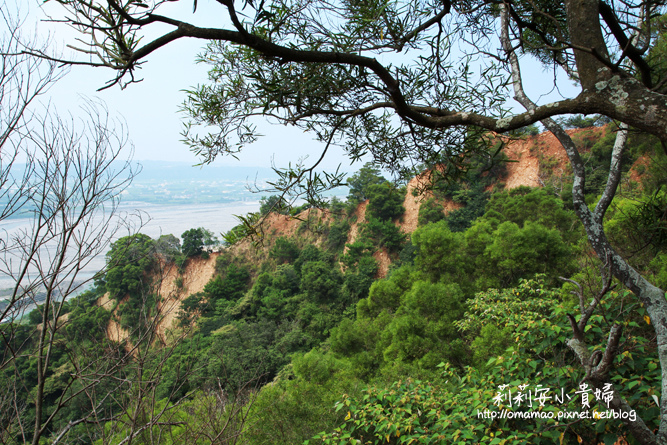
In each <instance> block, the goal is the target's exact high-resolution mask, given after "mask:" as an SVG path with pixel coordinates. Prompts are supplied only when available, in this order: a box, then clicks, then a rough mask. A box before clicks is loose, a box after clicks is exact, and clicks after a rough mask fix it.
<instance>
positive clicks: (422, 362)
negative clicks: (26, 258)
mask: <svg viewBox="0 0 667 445" xmlns="http://www.w3.org/2000/svg"><path fill="white" fill-rule="evenodd" d="M571 134H572V136H573V138H574V139H575V140H576V143H577V144H579V145H580V148H581V151H582V153H583V156H584V157H585V161H586V168H587V169H588V171H589V172H590V176H589V178H590V181H587V193H588V195H587V200H589V202H591V203H593V202H594V201H595V199H596V198H597V196H598V194H599V190H600V187H601V185H603V184H604V177H603V175H601V174H600V172H602V171H604V169H605V163H606V162H608V160H609V157H608V156H609V153H610V144H611V143H613V139H614V135H613V133H611V132H608V131H606V130H605V129H604V128H603V129H600V128H589V129H584V130H574V131H571ZM631 142H632V144H633V145H632V147H633V148H632V150H630V152H629V153H628V159H627V164H628V166H630V165H632V164H633V163H634V167H633V168H632V169H630V168H629V167H628V169H626V171H625V172H624V178H625V179H624V183H623V186H622V189H621V191H619V193H618V196H617V198H616V201H615V203H614V205H613V206H612V207H611V208H610V210H609V213H608V215H607V221H606V230H607V234H608V236H609V239H610V240H611V242H613V243H614V245H615V247H616V248H617V249H618V251H619V252H621V253H622V254H623V255H626V256H627V257H629V258H631V261H632V265H633V267H635V268H637V270H640V271H642V273H643V274H645V275H646V276H648V277H650V279H651V280H653V281H654V282H656V283H658V284H659V285H660V286H665V285H666V284H667V254H665V253H664V252H665V247H666V245H667V242H665V243H664V244H660V243H661V242H662V241H661V239H662V238H660V236H659V235H660V233H661V232H660V230H662V229H661V228H662V227H664V217H663V215H664V213H661V212H663V209H664V208H665V206H667V204H666V202H667V198H665V195H664V193H662V192H660V189H659V187H660V184H662V183H664V176H661V175H660V170H659V169H656V167H655V166H656V165H664V164H660V163H656V162H655V161H654V160H656V159H658V160H660V159H661V158H660V156H663V157H664V155H661V153H660V152H659V151H656V150H658V149H659V148H660V147H655V146H649V148H651V147H652V149H653V151H651V150H649V149H648V148H646V147H647V146H646V145H642V140H641V139H634V140H631ZM493 152H495V149H494V150H493ZM484 156H485V155H484V154H482V155H481V156H480V157H479V158H474V157H473V158H471V159H470V162H469V164H467V165H466V168H467V170H468V172H469V174H468V176H466V177H464V178H462V179H461V180H460V181H459V182H442V183H439V184H436V185H435V186H434V187H431V188H430V189H429V191H428V192H426V193H424V194H422V195H421V196H415V195H413V191H414V190H420V189H423V188H424V187H423V185H424V184H423V181H425V180H426V178H427V177H429V175H430V174H431V173H430V172H425V173H423V174H422V175H420V176H419V177H417V178H413V179H412V180H411V181H409V183H408V184H407V185H406V186H405V187H399V186H397V185H396V184H394V183H392V182H389V181H387V180H386V179H385V178H384V177H382V175H381V172H380V171H378V170H376V169H374V168H373V167H372V166H369V165H366V166H364V167H363V168H362V169H360V170H359V172H357V173H355V174H354V175H352V176H351V178H350V182H349V189H350V194H349V196H348V199H347V201H346V202H341V201H339V200H332V202H330V203H329V204H328V205H327V206H326V207H325V208H323V209H313V208H310V209H306V210H303V211H300V213H298V214H296V213H297V212H293V213H292V214H279V213H270V212H268V211H267V210H266V209H268V208H272V207H270V206H268V205H267V206H264V209H265V210H264V211H263V213H262V215H264V217H265V221H264V225H263V226H262V238H261V239H262V242H263V243H262V245H261V246H260V247H257V246H256V245H254V244H253V242H252V241H251V240H250V239H248V238H236V239H237V240H238V241H236V242H232V244H231V245H230V246H229V247H227V248H224V249H222V250H220V251H216V252H208V251H207V250H206V246H208V245H210V244H207V243H209V240H210V236H211V234H210V233H209V234H207V231H206V230H204V229H202V228H196V229H194V228H193V229H192V230H188V231H187V232H186V233H184V235H183V240H182V242H181V240H179V239H178V238H176V237H174V236H173V235H163V236H160V237H159V238H158V239H152V238H150V237H149V236H147V235H144V234H135V235H131V236H128V237H124V238H121V239H119V240H117V241H115V242H114V243H113V245H112V247H111V250H110V252H109V254H108V255H107V259H108V262H109V267H108V270H107V271H106V273H105V274H104V276H100V277H99V278H98V287H97V288H96V289H93V290H91V291H89V292H86V293H84V294H83V295H81V296H80V297H77V298H76V299H73V300H72V301H70V302H68V303H67V304H66V305H65V307H64V309H63V312H62V315H61V316H60V317H59V318H58V319H57V320H56V323H58V324H59V325H61V326H62V331H61V333H60V334H59V335H60V336H61V337H62V338H60V337H59V339H58V341H61V342H62V343H61V344H63V345H66V346H67V347H66V348H63V349H62V350H61V349H57V350H55V351H56V356H55V357H56V358H55V360H57V362H56V365H55V366H54V367H53V372H52V374H50V375H49V378H48V380H47V386H46V389H47V391H46V394H47V395H48V400H49V402H48V403H51V402H50V401H54V400H58V399H59V398H62V397H71V398H72V400H75V401H76V403H74V404H73V405H72V409H71V410H68V411H63V412H62V414H61V417H58V419H57V420H56V421H55V422H56V423H57V424H58V425H70V424H69V423H68V422H70V421H71V420H72V419H75V418H77V417H76V416H79V417H80V416H85V415H86V414H85V413H86V412H94V413H97V412H98V411H97V410H98V407H97V406H96V405H94V406H92V407H90V408H86V407H87V406H89V405H90V403H91V400H89V399H88V398H86V397H88V395H87V394H89V393H85V394H84V393H75V392H72V391H76V387H74V386H73V387H71V388H73V389H70V388H69V387H64V386H62V385H61V384H60V383H59V382H60V379H62V378H63V376H65V375H67V373H70V374H72V373H75V372H80V373H81V375H83V376H85V378H86V380H85V381H86V382H92V383H90V384H91V385H97V383H95V382H96V381H97V380H95V377H94V376H96V375H103V376H104V377H103V378H104V379H106V378H107V376H111V379H112V380H111V381H112V382H120V384H116V383H112V384H111V385H110V386H107V387H105V389H104V390H105V391H106V392H105V393H104V394H110V396H106V395H105V398H104V401H105V402H104V403H106V405H105V409H106V410H108V412H109V413H122V414H120V415H117V416H115V417H114V416H109V417H107V418H108V419H110V420H108V421H105V422H103V423H91V425H92V426H91V428H93V429H92V430H90V431H88V430H86V429H85V428H88V426H85V425H82V427H80V428H78V429H74V428H73V429H72V430H71V432H70V433H69V434H70V439H73V440H72V441H71V442H72V443H91V444H92V443H96V442H95V441H86V440H83V439H82V440H79V439H80V438H81V437H84V436H86V435H89V436H90V437H98V438H99V437H105V438H106V439H105V443H110V444H111V443H120V442H122V441H123V440H125V438H127V437H128V434H130V435H131V434H134V432H137V433H141V431H144V430H145V429H147V428H150V429H151V430H152V431H153V430H154V431H156V432H159V434H160V435H162V436H160V437H169V438H170V439H169V440H166V441H165V440H164V439H160V443H197V440H199V439H198V438H201V437H215V438H218V439H219V440H218V439H215V440H213V441H212V442H213V443H225V442H226V441H227V442H234V441H235V440H237V439H238V438H239V437H242V442H243V443H247V444H249V445H269V444H271V445H274V444H281V445H292V444H295V443H304V441H307V440H310V441H311V443H312V442H313V441H314V442H315V443H319V442H320V441H322V442H324V443H327V442H328V441H332V440H333V442H332V443H340V442H338V441H337V434H338V431H341V430H340V429H341V428H343V429H347V430H348V431H349V432H350V434H354V435H359V434H361V433H359V432H358V431H356V426H354V425H357V424H358V422H360V423H361V424H363V423H364V422H367V424H366V427H367V428H369V431H377V428H381V425H383V423H382V422H383V420H382V419H386V418H387V416H392V419H395V422H397V424H400V425H402V426H401V430H400V431H401V439H403V438H405V437H407V439H406V440H408V441H409V440H413V439H414V440H418V439H419V437H418V432H417V429H418V428H420V429H421V430H423V431H433V434H434V435H435V436H433V437H436V436H437V437H439V439H437V440H435V441H433V440H431V441H430V442H429V441H428V440H427V443H442V440H441V439H442V438H443V437H456V436H457V435H461V434H463V433H462V432H463V431H466V433H465V434H468V435H469V436H470V438H471V439H470V440H469V442H471V443H486V442H488V438H489V437H488V436H489V434H490V433H491V432H493V434H498V435H504V436H507V434H509V433H519V432H520V433H521V438H520V439H517V438H515V439H514V440H515V442H516V441H518V442H517V443H519V442H520V443H536V442H537V440H536V439H540V440H542V441H546V442H549V443H553V442H558V441H562V442H564V443H595V444H598V443H622V442H618V439H619V438H621V437H624V436H625V435H626V432H625V430H624V427H623V424H622V423H620V422H619V421H618V420H614V419H607V420H604V421H602V420H599V421H598V422H597V423H595V424H591V423H588V422H579V423H574V424H571V425H569V426H567V428H565V429H563V428H560V427H557V428H554V425H553V423H550V421H549V419H544V420H541V419H533V418H531V419H523V420H522V421H521V422H519V423H513V424H512V425H507V424H505V423H500V424H497V423H495V422H493V421H492V420H488V421H487V420H484V419H480V420H479V421H478V422H476V423H474V424H473V423H471V422H469V418H470V416H474V414H473V413H472V411H471V410H472V409H475V410H477V409H479V410H487V411H494V410H496V406H495V405H494V404H493V403H492V400H493V398H494V397H496V396H494V394H495V393H496V392H497V388H498V385H499V383H498V382H505V383H507V382H519V381H525V382H533V383H534V384H535V385H543V386H544V387H550V388H553V387H560V388H563V391H566V392H567V394H568V395H569V396H570V397H571V401H570V402H568V403H567V405H566V406H565V405H564V406H562V407H558V408H557V409H563V410H568V411H572V412H578V410H580V409H581V407H580V406H579V405H577V403H578V398H577V396H576V393H575V391H576V390H577V388H579V383H580V382H581V381H582V379H583V378H584V375H583V372H584V371H583V368H582V367H581V366H579V365H578V364H577V361H576V359H575V358H574V357H573V354H572V350H571V349H570V348H568V346H567V342H568V340H569V339H570V337H571V332H572V331H571V330H572V328H571V326H570V325H569V321H568V317H567V316H566V315H565V314H572V313H574V314H576V313H577V311H578V310H579V308H580V306H581V304H583V303H581V301H597V300H595V298H597V297H595V298H593V296H595V295H601V296H602V297H603V299H602V300H600V303H599V304H601V305H603V310H602V311H600V312H599V313H598V314H596V315H595V317H592V318H591V319H590V320H588V321H587V323H588V326H590V327H591V329H590V331H585V332H586V341H588V342H590V344H591V345H603V344H604V343H605V342H606V341H608V338H609V331H608V330H609V326H611V325H613V324H614V323H615V322H616V320H617V318H616V317H617V316H618V315H617V314H619V313H621V312H623V311H625V312H624V314H625V315H624V317H625V320H626V321H627V325H626V327H625V330H624V333H623V335H625V336H626V337H625V338H627V340H625V343H623V345H621V346H619V347H622V348H625V349H624V350H623V351H622V352H619V354H618V356H617V357H616V362H615V366H614V369H613V373H614V374H613V376H614V377H615V381H616V382H618V383H617V387H618V388H619V391H623V392H625V393H630V392H631V393H633V394H635V393H636V391H637V389H638V390H639V391H641V392H644V393H647V394H649V396H650V395H652V394H654V393H653V392H652V391H653V389H652V388H653V387H654V385H655V383H656V382H657V381H658V380H659V378H660V372H659V369H660V368H659V367H658V365H657V364H656V358H655V356H654V355H653V354H652V352H651V351H654V350H655V347H656V345H655V341H654V340H653V338H654V337H653V336H652V335H651V329H652V325H651V323H652V320H651V319H650V318H648V319H647V318H646V315H645V312H642V309H638V310H632V311H628V309H627V308H628V307H632V304H633V303H631V301H632V299H631V297H630V294H629V293H627V292H626V291H624V290H622V289H621V288H620V287H617V288H616V289H614V288H612V287H611V286H607V287H606V289H604V288H603V289H601V290H599V283H600V270H604V268H601V263H600V261H599V260H598V259H597V258H596V257H595V255H594V254H593V253H592V251H591V249H590V248H588V247H587V244H586V238H585V234H584V231H583V228H582V226H581V224H580V223H579V220H578V218H577V217H576V215H575V214H574V212H573V211H572V208H571V207H572V206H571V202H568V201H569V199H568V183H569V181H570V179H569V173H568V166H567V163H566V160H565V158H564V157H563V155H562V154H561V153H560V151H559V150H558V149H557V145H556V142H555V140H554V139H553V138H552V137H550V136H549V135H544V134H543V135H538V136H535V137H525V138H519V139H516V140H508V141H507V143H506V145H505V146H504V152H503V153H502V156H498V158H499V159H500V160H501V161H502V162H501V163H496V164H492V163H489V157H484ZM648 159H650V161H647V160H648ZM660 162H662V161H660ZM633 180H635V181H641V185H639V184H633V182H632V181H633ZM443 185H445V186H443ZM531 186H532V187H531ZM303 208H305V206H304V207H302V209H303ZM280 210H281V211H282V212H284V213H288V211H287V210H285V209H280ZM656 212H657V213H656ZM635 215H640V216H641V218H636V217H635ZM249 218H254V217H249ZM235 230H236V231H238V233H243V230H245V229H244V226H242V225H239V226H237V227H236V228H234V229H232V232H233V231H235ZM228 239H230V240H232V241H234V238H228ZM559 277H566V278H567V279H568V280H571V281H569V282H567V283H566V284H565V285H563V281H562V280H561V279H560V278H559ZM573 283H578V284H573ZM578 286H581V287H578ZM617 289H618V290H617ZM573 292H574V294H576V295H578V297H574V296H573ZM593 292H597V293H595V294H593ZM33 315H38V313H37V311H34V313H31V315H30V317H28V319H29V320H28V322H27V324H26V325H25V326H21V327H20V329H19V330H17V332H23V331H22V330H25V332H31V330H32V331H34V332H37V331H39V330H42V329H43V327H44V324H39V323H37V322H38V321H39V319H40V318H39V317H34V316H33ZM626 345H631V348H632V353H631V354H630V349H628V348H627V346H626ZM90 351H95V352H94V353H91V352H90ZM640 351H646V354H643V353H640ZM35 360H37V358H36V357H27V356H26V358H25V359H23V358H22V359H21V362H20V366H22V367H24V368H25V369H30V368H31V367H32V368H34V367H35V366H36V365H35ZM639 368H641V369H643V370H644V371H643V372H642V373H641V374H640V373H636V372H634V371H633V370H634V369H639ZM77 369H80V370H81V371H77ZM0 371H1V370H0ZM7 372H9V371H7ZM510 374H511V375H510ZM3 376H5V377H6V376H7V373H4V374H3V373H2V372H0V378H5V377H3ZM26 376H27V377H26V379H27V380H26V382H27V383H26V384H25V385H24V386H25V388H24V389H25V391H24V392H26V394H27V391H28V390H29V389H30V388H31V387H32V386H34V384H35V383H34V382H32V381H30V380H29V378H30V374H26ZM82 381H83V380H82ZM452 382H453V383H452ZM513 384H514V383H512V385H513ZM31 385H32V386H31ZM95 387H96V386H95ZM130 389H136V391H131V390H130ZM388 394H397V396H396V397H393V396H391V397H388V396H387V395H388ZM0 400H1V399H0ZM652 400H653V399H652V398H650V397H644V398H642V399H633V400H632V401H631V403H632V405H631V406H632V409H634V410H637V412H638V413H641V414H640V415H641V416H642V417H643V418H647V419H650V418H651V416H650V413H651V410H652V409H653V406H652V403H653V402H652ZM470 401H473V402H472V403H473V404H472V405H471V402H470ZM341 404H345V405H344V406H346V407H347V409H345V410H343V409H336V408H334V407H336V406H341ZM410 407H417V410H414V409H413V408H410ZM552 408H553V409H556V408H554V407H551V408H548V409H552ZM91 409H92V411H90V410H91ZM548 409H547V411H545V412H549V411H548ZM86 410H89V411H86ZM494 412H495V411H494ZM134 413H137V415H136V416H135V414H134ZM419 413H430V414H428V415H422V414H419ZM245 419H247V420H245ZM350 419H351V420H350ZM364 419H368V420H367V421H366V420H364ZM184 425H187V427H184ZM471 426H472V427H473V428H472V429H471ZM95 428H97V429H95ZM421 430H420V431H421ZM608 431H613V434H608V433H607V432H608ZM395 433H396V432H395V431H394V432H391V431H390V432H387V433H384V432H383V433H382V443H385V442H386V441H387V435H389V437H390V439H391V440H389V443H399V442H398V436H396V439H397V440H393V439H392V437H393V436H392V435H393V434H395ZM346 434H347V433H346ZM362 436H363V434H361V436H356V437H362ZM86 437H88V436H86ZM517 437H518V436H517ZM362 438H363V437H362ZM334 439H335V440H334ZM363 440H365V441H370V442H373V441H372V440H371V438H368V440H366V438H364V439H363ZM392 440H393V442H392ZM414 440H413V441H414ZM68 443H69V442H68ZM136 443H141V444H144V443H145V444H149V443H155V442H154V441H153V442H151V439H150V436H148V435H142V434H138V435H137V436H136ZM207 443H208V442H207Z"/></svg>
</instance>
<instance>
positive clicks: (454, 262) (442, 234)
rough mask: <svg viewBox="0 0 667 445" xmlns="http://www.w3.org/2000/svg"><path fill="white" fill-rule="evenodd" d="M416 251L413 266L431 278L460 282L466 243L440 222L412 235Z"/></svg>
mask: <svg viewBox="0 0 667 445" xmlns="http://www.w3.org/2000/svg"><path fill="white" fill-rule="evenodd" d="M412 243H413V244H414V245H415V247H416V248H417V257H416V258H415V265H416V266H417V267H418V268H419V269H420V270H422V271H424V273H426V274H427V276H428V277H429V278H430V279H431V281H438V280H441V279H442V280H443V281H445V282H453V283H461V282H463V281H465V277H466V274H467V273H468V271H467V270H466V269H467V268H466V265H467V264H466V263H468V262H467V259H466V255H465V249H466V241H465V238H464V236H463V234H461V233H454V232H451V231H450V230H449V229H448V228H447V224H446V223H445V222H444V221H441V222H438V223H435V224H429V225H427V226H424V227H422V228H420V229H418V230H416V231H415V232H414V233H413V234H412Z"/></svg>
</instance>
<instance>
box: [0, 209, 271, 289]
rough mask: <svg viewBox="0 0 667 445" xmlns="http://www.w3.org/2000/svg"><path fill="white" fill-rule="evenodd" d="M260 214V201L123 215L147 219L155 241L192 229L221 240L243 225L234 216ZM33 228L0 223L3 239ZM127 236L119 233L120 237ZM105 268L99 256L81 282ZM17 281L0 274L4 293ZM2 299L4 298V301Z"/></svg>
mask: <svg viewBox="0 0 667 445" xmlns="http://www.w3.org/2000/svg"><path fill="white" fill-rule="evenodd" d="M257 210H259V201H251V202H233V203H225V204H191V205H188V204H179V205H157V204H146V203H141V202H128V203H125V204H123V205H122V207H121V211H124V212H127V213H129V214H131V213H136V212H137V211H138V212H140V213H141V214H142V215H143V218H142V219H143V223H144V224H143V226H142V227H141V229H140V230H139V231H140V232H141V233H145V234H146V235H148V236H150V237H151V238H154V239H155V238H158V237H159V236H160V235H167V234H173V235H175V236H178V237H180V235H181V234H182V233H183V232H185V231H186V230H188V229H192V228H195V227H204V228H205V229H208V230H210V231H212V232H213V233H214V234H215V235H216V236H217V237H218V238H221V236H220V235H221V233H225V232H227V231H229V230H230V229H231V228H232V227H234V226H235V225H237V224H238V223H239V221H238V220H237V219H236V218H235V217H234V215H245V214H247V213H249V212H256V211H257ZM28 227H30V219H28V218H12V219H8V220H5V221H2V222H0V233H1V234H2V235H1V236H2V237H6V236H7V235H8V234H9V235H11V234H12V233H16V232H17V231H18V230H21V229H25V228H28ZM126 234H127V232H122V233H119V236H124V235H126ZM103 267H104V254H101V255H98V256H97V257H96V258H94V259H93V261H91V262H90V263H89V264H88V265H87V266H86V268H85V269H84V270H83V271H82V274H81V275H80V278H81V279H87V278H90V277H92V276H93V275H94V274H95V273H96V272H98V271H99V270H101V269H102V268H103ZM13 284H14V282H13V280H12V279H11V278H9V277H7V276H6V275H2V274H0V289H7V288H10V287H12V286H13ZM1 299H2V296H1V295H0V300H1Z"/></svg>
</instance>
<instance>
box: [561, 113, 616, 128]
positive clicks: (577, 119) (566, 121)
mask: <svg viewBox="0 0 667 445" xmlns="http://www.w3.org/2000/svg"><path fill="white" fill-rule="evenodd" d="M557 121H558V123H559V124H560V125H562V126H563V127H564V128H588V127H602V126H604V125H607V124H608V123H610V122H611V119H609V118H608V117H606V116H602V115H599V114H596V115H592V116H589V117H586V116H584V115H583V114H575V115H573V116H570V117H562V118H559V119H557Z"/></svg>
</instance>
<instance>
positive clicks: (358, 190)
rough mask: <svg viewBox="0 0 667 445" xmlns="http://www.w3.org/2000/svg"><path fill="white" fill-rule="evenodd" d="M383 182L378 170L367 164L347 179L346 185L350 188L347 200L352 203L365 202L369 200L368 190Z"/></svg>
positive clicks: (384, 180)
mask: <svg viewBox="0 0 667 445" xmlns="http://www.w3.org/2000/svg"><path fill="white" fill-rule="evenodd" d="M385 182H387V180H386V179H384V178H383V177H382V176H381V175H380V170H378V169H377V168H375V167H373V165H372V164H370V163H367V164H365V165H364V166H363V167H362V168H361V169H359V171H358V172H357V173H355V174H353V175H352V176H350V177H349V178H348V179H347V185H348V187H349V188H350V192H349V194H348V196H347V200H348V201H349V202H352V203H359V202H363V201H366V200H367V199H369V198H370V194H369V188H370V187H371V186H373V185H379V184H383V183H385Z"/></svg>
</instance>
